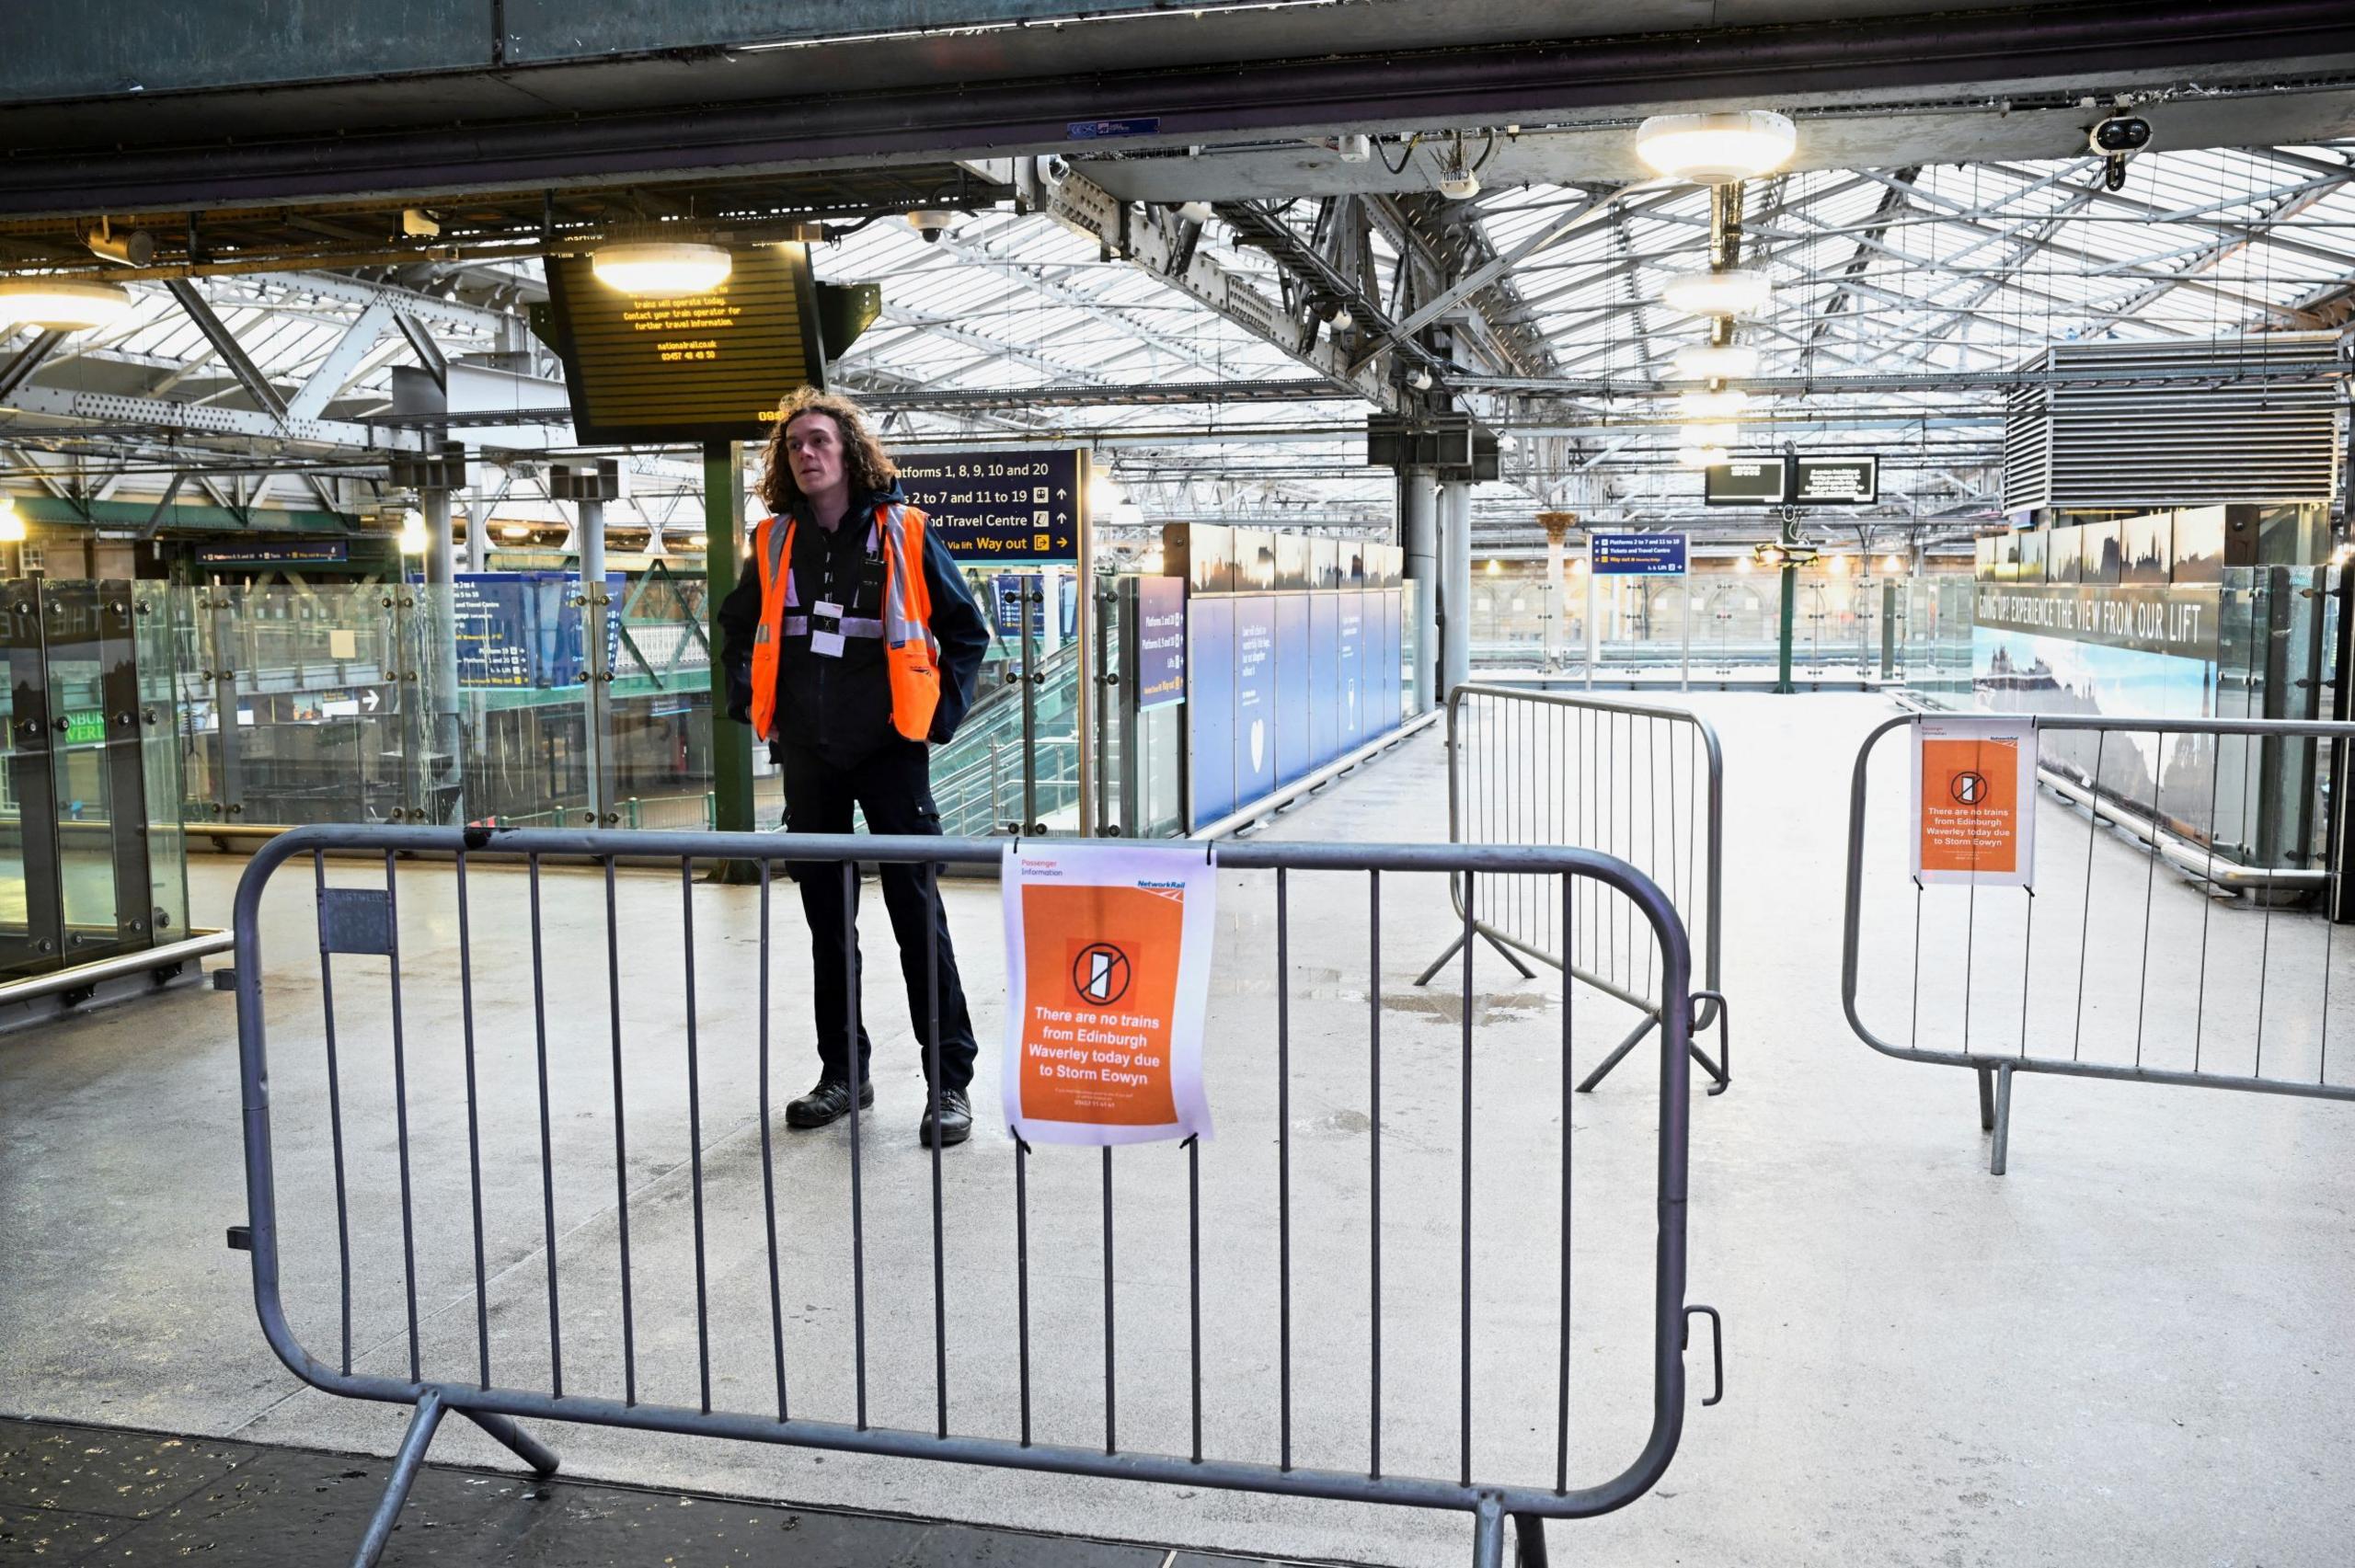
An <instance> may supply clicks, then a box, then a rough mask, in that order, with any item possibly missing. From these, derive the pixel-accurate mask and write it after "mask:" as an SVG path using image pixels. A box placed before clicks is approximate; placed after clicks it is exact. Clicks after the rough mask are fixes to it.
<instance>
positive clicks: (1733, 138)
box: [1636, 109, 1799, 185]
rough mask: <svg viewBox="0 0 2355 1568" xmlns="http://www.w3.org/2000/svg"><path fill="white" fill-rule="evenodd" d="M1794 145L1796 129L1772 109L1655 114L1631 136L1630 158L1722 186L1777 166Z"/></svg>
mask: <svg viewBox="0 0 2355 1568" xmlns="http://www.w3.org/2000/svg"><path fill="white" fill-rule="evenodd" d="M1798 141H1799V132H1798V126H1796V125H1794V124H1792V123H1791V121H1790V119H1789V117H1787V116H1786V115H1780V114H1776V113H1775V112H1774V111H1773V110H1772V109H1733V110H1730V111H1729V112H1726V113H1721V114H1656V115H1654V116H1652V117H1651V118H1650V119H1649V120H1645V121H1644V123H1643V124H1642V125H1641V126H1640V127H1638V128H1637V132H1636V155H1637V157H1639V158H1641V159H1643V160H1644V162H1645V163H1647V164H1649V165H1650V166H1652V167H1653V168H1654V169H1656V170H1658V171H1659V172H1660V173H1661V174H1664V175H1666V176H1667V177H1669V178H1671V179H1689V180H1691V181H1693V182H1694V184H1696V185H1726V184H1729V183H1731V182H1732V181H1734V180H1737V179H1751V178H1754V177H1757V176H1759V175H1762V174H1764V173H1766V172H1767V171H1769V170H1770V169H1776V168H1780V167H1781V166H1783V165H1784V164H1785V163H1786V162H1787V161H1788V160H1789V158H1790V155H1791V154H1792V152H1793V151H1794V150H1795V149H1796V148H1797V147H1798Z"/></svg>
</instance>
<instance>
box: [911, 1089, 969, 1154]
mask: <svg viewBox="0 0 2355 1568" xmlns="http://www.w3.org/2000/svg"><path fill="white" fill-rule="evenodd" d="M972 1136H973V1107H972V1106H971V1104H967V1103H966V1100H965V1092H964V1091H963V1090H962V1089H943V1090H942V1091H941V1092H940V1127H939V1139H940V1147H941V1148H943V1149H947V1148H948V1147H950V1146H951V1145H952V1144H959V1143H962V1142H964V1141H965V1140H966V1139H969V1138H971V1137H972ZM916 1141H917V1142H919V1143H921V1144H923V1145H924V1146H925V1148H926V1149H929V1148H931V1147H932V1144H933V1124H932V1104H931V1096H930V1095H926V1096H925V1107H924V1125H923V1126H921V1127H917V1128H916Z"/></svg>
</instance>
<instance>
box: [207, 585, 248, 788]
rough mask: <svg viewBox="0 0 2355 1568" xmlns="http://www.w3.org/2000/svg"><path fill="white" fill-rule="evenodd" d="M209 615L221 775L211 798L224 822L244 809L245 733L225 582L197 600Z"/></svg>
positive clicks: (238, 644)
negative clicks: (239, 717)
mask: <svg viewBox="0 0 2355 1568" xmlns="http://www.w3.org/2000/svg"><path fill="white" fill-rule="evenodd" d="M198 602H199V603H201V604H202V605H204V606H205V607H206V608H207V609H208V610H209V611H210V612H211V613H212V617H213V670H212V671H211V674H212V676H213V721H214V724H215V726H216V727H217V730H218V733H219V735H220V739H221V775H220V777H218V778H216V779H215V780H213V802H214V804H215V805H217V806H219V807H220V808H221V818H222V820H223V821H224V822H225V821H228V820H230V819H232V818H236V817H239V816H242V815H244V813H245V809H246V798H245V797H246V784H245V769H244V768H243V767H242V766H241V765H240V763H239V761H238V755H237V754H238V752H239V751H240V750H243V749H244V746H245V736H244V733H243V732H242V731H241V730H240V729H239V728H238V727H237V664H238V662H239V660H238V653H239V650H240V649H241V648H242V647H243V646H244V644H243V640H242V638H241V637H240V635H239V630H238V626H237V620H236V600H235V599H234V598H233V597H232V596H231V594H230V590H229V586H228V585H227V584H226V583H219V582H216V583H213V584H211V585H210V586H209V587H207V588H206V589H203V590H202V597H201V599H200V600H199V601H198Z"/></svg>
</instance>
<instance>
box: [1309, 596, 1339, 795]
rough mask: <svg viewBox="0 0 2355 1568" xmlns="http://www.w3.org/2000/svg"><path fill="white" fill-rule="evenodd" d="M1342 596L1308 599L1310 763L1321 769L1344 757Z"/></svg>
mask: <svg viewBox="0 0 2355 1568" xmlns="http://www.w3.org/2000/svg"><path fill="white" fill-rule="evenodd" d="M1340 637H1341V596H1340V595H1339V594H1337V593H1315V594H1311V595H1310V596H1309V599H1308V761H1309V766H1311V767H1322V766H1323V765H1324V764H1326V763H1327V762H1329V761H1332V760H1333V759H1334V758H1336V757H1338V756H1339V755H1340V754H1341V642H1340Z"/></svg>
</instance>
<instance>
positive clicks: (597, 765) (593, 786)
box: [578, 499, 621, 828]
mask: <svg viewBox="0 0 2355 1568" xmlns="http://www.w3.org/2000/svg"><path fill="white" fill-rule="evenodd" d="M579 505H580V528H579V530H578V532H579V535H580V622H581V626H580V633H581V635H580V640H581V649H580V680H581V683H582V686H583V688H584V692H583V697H582V705H583V708H584V710H585V713H584V718H585V721H586V723H587V725H588V730H589V820H590V824H591V825H592V827H598V828H611V827H615V826H616V825H618V824H619V823H620V821H621V816H620V813H618V812H617V811H615V809H614V757H613V738H614V667H613V658H612V654H611V652H610V650H609V649H608V648H607V647H606V636H607V633H606V630H605V625H606V618H607V617H608V616H609V615H611V614H612V612H613V610H612V603H611V596H610V595H608V594H607V593H606V591H605V503H604V502H603V501H602V500H597V499H583V500H581V501H580V503H579Z"/></svg>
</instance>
